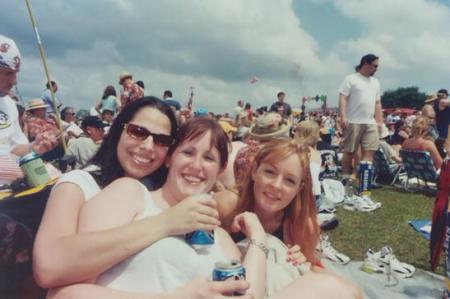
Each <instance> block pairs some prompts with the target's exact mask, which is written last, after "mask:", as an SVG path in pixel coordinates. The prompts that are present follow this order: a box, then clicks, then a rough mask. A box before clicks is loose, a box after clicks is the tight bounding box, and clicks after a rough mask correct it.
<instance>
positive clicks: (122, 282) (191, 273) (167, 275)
mask: <svg viewBox="0 0 450 299" xmlns="http://www.w3.org/2000/svg"><path fill="white" fill-rule="evenodd" d="M142 188H143V189H144V194H145V199H144V200H145V208H144V210H143V211H142V213H141V214H140V215H139V217H138V219H142V218H145V217H150V216H154V215H157V214H159V213H161V212H162V210H161V209H160V208H158V207H157V206H156V205H155V204H154V202H153V200H152V199H151V198H150V194H149V193H148V191H147V189H146V188H145V187H144V185H142ZM174 220H175V219H174ZM217 237H218V234H215V244H214V245H213V246H211V247H210V248H209V249H207V250H205V251H204V252H201V253H200V252H197V251H195V250H194V249H193V248H192V247H191V246H189V245H188V244H187V243H186V242H185V240H184V236H173V237H168V238H164V239H161V240H159V241H157V242H155V243H153V244H152V245H151V246H149V247H147V248H145V249H144V250H142V251H141V252H139V253H137V254H136V255H134V256H131V257H130V258H128V259H126V260H124V261H122V262H121V263H119V264H117V265H115V266H114V267H112V268H111V269H109V270H107V271H106V272H104V273H102V274H101V275H100V276H99V277H98V278H97V281H96V284H98V285H103V286H107V287H109V288H112V289H116V290H123V291H133V292H163V291H171V290H174V289H175V288H178V287H180V286H182V285H184V284H186V283H187V282H188V281H190V280H192V279H194V278H198V277H206V278H211V275H212V271H213V269H214V264H215V263H216V262H217V261H225V260H227V258H226V256H225V255H224V254H223V252H222V249H221V248H220V247H219V244H218V243H219V242H218V239H217Z"/></svg>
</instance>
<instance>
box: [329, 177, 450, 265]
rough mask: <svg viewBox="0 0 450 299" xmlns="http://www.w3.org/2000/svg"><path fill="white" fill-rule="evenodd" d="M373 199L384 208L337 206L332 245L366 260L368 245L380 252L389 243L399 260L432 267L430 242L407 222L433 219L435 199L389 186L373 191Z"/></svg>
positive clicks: (353, 257)
mask: <svg viewBox="0 0 450 299" xmlns="http://www.w3.org/2000/svg"><path fill="white" fill-rule="evenodd" d="M372 198H373V199H374V200H376V201H379V202H381V203H382V207H381V208H380V209H377V210H375V211H373V212H369V213H364V212H349V211H346V210H344V209H342V208H338V211H337V216H338V219H339V226H338V227H337V228H336V229H334V230H333V231H331V232H329V233H328V234H329V236H330V239H331V244H332V245H333V246H334V247H335V248H336V249H337V250H338V251H341V252H342V253H345V254H346V255H348V256H349V257H351V258H352V259H353V260H359V261H362V260H364V258H365V252H366V251H367V249H368V248H372V249H373V250H375V251H378V250H380V249H381V247H382V246H384V245H389V246H390V247H392V249H393V250H394V254H395V255H396V256H397V258H398V259H399V260H400V261H402V262H406V263H410V264H412V265H414V266H415V267H417V268H421V269H424V270H429V269H430V266H429V260H430V253H429V249H428V241H427V240H425V239H424V238H423V237H421V236H420V235H419V234H418V233H416V232H415V231H414V230H413V229H412V228H411V227H410V225H409V224H408V221H409V220H413V219H431V214H432V209H433V204H434V198H432V197H426V196H424V195H422V194H420V193H406V192H404V191H402V190H399V189H396V188H393V187H387V186H383V187H382V188H380V189H376V190H374V191H373V192H372ZM441 264H442V263H441ZM442 269H443V268H442V267H441V266H440V267H439V268H438V269H437V270H436V273H438V274H442V273H443V272H442V271H443V270H442Z"/></svg>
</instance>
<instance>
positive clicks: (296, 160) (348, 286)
mask: <svg viewBox="0 0 450 299" xmlns="http://www.w3.org/2000/svg"><path fill="white" fill-rule="evenodd" d="M309 165H310V161H309V149H308V148H307V147H306V146H302V145H299V144H298V143H297V142H295V141H293V140H292V139H289V138H278V139H273V140H272V141H269V142H268V143H265V144H264V145H263V146H262V147H261V150H260V151H259V152H258V154H257V155H256V157H255V159H254V161H253V164H252V165H251V167H249V170H248V172H247V173H246V174H245V176H243V177H244V179H243V181H242V184H241V185H240V187H241V188H240V193H239V195H237V194H236V193H233V192H231V191H223V192H219V193H216V194H215V198H216V200H217V203H218V209H219V212H220V218H221V222H222V226H223V227H224V228H225V229H227V230H229V231H233V227H232V224H233V219H234V217H235V215H238V214H240V213H242V212H245V211H249V212H253V213H255V214H256V215H257V216H258V218H259V220H260V222H261V224H262V226H263V228H264V230H265V231H266V233H268V234H271V235H273V236H275V237H277V238H278V239H280V240H281V241H283V242H284V243H285V244H287V245H288V249H287V253H286V254H287V261H288V262H290V263H291V264H292V265H294V266H298V265H300V264H303V263H305V262H309V263H310V264H311V265H312V266H311V268H310V270H312V272H311V273H308V274H305V275H303V276H301V277H299V278H298V279H293V280H292V282H291V284H289V285H288V286H287V287H286V288H282V289H279V290H275V291H276V295H277V296H280V295H281V294H283V297H281V298H291V297H292V294H295V293H296V292H295V291H294V292H293V290H295V289H297V288H299V289H300V285H302V287H301V289H302V291H303V292H310V293H309V294H310V295H311V296H317V298H322V297H321V295H324V294H326V293H327V292H330V293H329V294H333V292H335V294H340V298H362V295H361V291H360V290H359V288H358V287H356V286H355V285H354V284H352V283H350V282H347V281H345V280H343V279H341V278H339V277H337V276H335V275H331V274H330V273H327V272H325V271H324V270H323V269H322V268H321V267H320V262H319V260H318V259H317V258H316V255H315V248H316V245H317V244H318V241H319V234H320V228H319V225H318V223H317V221H316V208H315V203H314V196H313V192H312V180H311V172H310V169H309ZM244 238H245V236H243V235H242V234H240V235H234V239H235V241H237V242H238V241H240V240H242V239H244ZM291 245H292V246H291ZM267 271H270V268H268V269H267ZM274 276H276V275H274ZM267 283H269V281H267ZM319 292H322V293H320V294H321V295H319ZM289 294H291V295H289ZM299 294H300V293H299ZM330 296H332V295H330ZM302 298H303V297H302ZM304 298H311V297H307V296H305V297H304ZM313 298H316V297H313Z"/></svg>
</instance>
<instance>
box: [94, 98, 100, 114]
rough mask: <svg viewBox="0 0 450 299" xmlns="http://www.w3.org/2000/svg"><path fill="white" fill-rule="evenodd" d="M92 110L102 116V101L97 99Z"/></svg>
mask: <svg viewBox="0 0 450 299" xmlns="http://www.w3.org/2000/svg"><path fill="white" fill-rule="evenodd" d="M94 108H95V111H97V112H98V114H102V112H101V108H102V99H98V100H97V103H96V104H95V106H94Z"/></svg>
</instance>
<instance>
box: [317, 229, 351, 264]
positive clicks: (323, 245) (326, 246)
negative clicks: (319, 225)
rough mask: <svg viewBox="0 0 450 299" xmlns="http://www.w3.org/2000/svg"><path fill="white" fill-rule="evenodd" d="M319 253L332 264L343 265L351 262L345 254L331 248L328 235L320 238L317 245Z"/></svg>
mask: <svg viewBox="0 0 450 299" xmlns="http://www.w3.org/2000/svg"><path fill="white" fill-rule="evenodd" d="M316 249H317V251H318V252H320V253H321V254H322V256H323V257H326V258H327V259H329V260H330V261H332V262H335V263H339V264H342V265H345V264H347V263H348V262H350V258H349V257H348V256H346V255H345V254H343V253H340V252H338V251H337V250H336V249H334V248H333V246H331V243H330V241H329V240H328V236H327V235H323V234H322V235H321V236H320V242H319V244H317V248H316Z"/></svg>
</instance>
